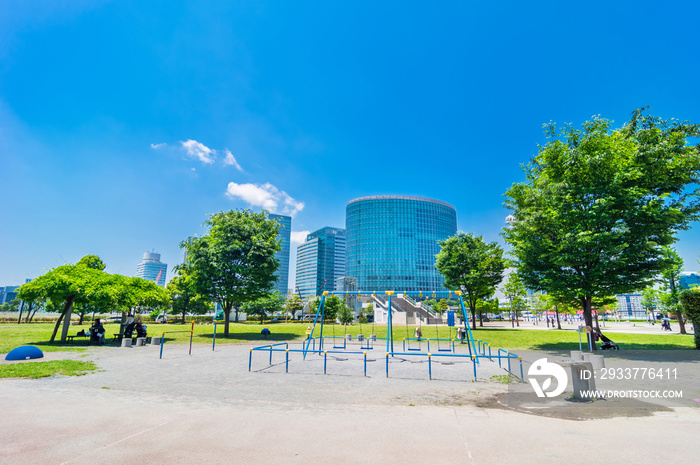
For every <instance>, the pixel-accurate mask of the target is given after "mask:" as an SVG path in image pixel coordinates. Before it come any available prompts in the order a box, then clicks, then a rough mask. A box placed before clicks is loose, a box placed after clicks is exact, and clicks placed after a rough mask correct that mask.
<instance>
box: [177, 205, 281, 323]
mask: <svg viewBox="0 0 700 465" xmlns="http://www.w3.org/2000/svg"><path fill="white" fill-rule="evenodd" d="M204 224H205V225H206V226H208V227H209V232H208V233H207V235H205V236H203V237H195V238H190V239H188V240H186V241H183V242H182V243H181V244H180V247H183V248H185V249H186V250H187V262H186V265H187V267H188V271H190V272H191V275H192V279H193V281H194V283H195V286H196V288H197V290H198V292H199V293H201V294H203V295H206V296H207V297H208V298H209V299H210V300H211V301H213V302H217V303H219V305H221V307H222V309H223V310H224V314H225V320H226V321H225V323H224V324H225V330H224V334H225V335H226V336H228V332H229V315H230V313H231V308H233V307H235V309H236V319H238V309H239V308H240V306H241V304H243V303H244V302H250V301H253V300H256V299H258V298H260V297H262V296H265V295H267V294H269V293H270V292H272V287H273V284H274V282H275V281H276V279H277V277H276V276H275V274H274V273H275V271H277V268H278V267H279V262H278V261H277V259H276V258H275V252H277V251H278V250H279V248H280V239H279V236H278V231H279V225H278V223H277V222H276V221H275V220H271V219H269V218H268V216H267V212H265V211H264V210H263V211H262V212H260V213H254V212H252V211H250V210H237V211H228V212H219V213H216V214H213V215H211V216H210V217H209V219H208V220H207V221H206V222H205V223H204Z"/></svg>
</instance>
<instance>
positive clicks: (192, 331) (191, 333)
mask: <svg viewBox="0 0 700 465" xmlns="http://www.w3.org/2000/svg"><path fill="white" fill-rule="evenodd" d="M192 336H194V320H192V328H190V355H192Z"/></svg>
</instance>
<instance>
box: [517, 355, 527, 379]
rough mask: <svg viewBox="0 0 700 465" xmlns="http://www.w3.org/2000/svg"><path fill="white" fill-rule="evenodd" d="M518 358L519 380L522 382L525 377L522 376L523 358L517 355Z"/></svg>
mask: <svg viewBox="0 0 700 465" xmlns="http://www.w3.org/2000/svg"><path fill="white" fill-rule="evenodd" d="M518 360H520V381H522V382H523V383H524V382H525V379H524V378H523V358H522V357H518Z"/></svg>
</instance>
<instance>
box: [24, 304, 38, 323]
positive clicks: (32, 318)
mask: <svg viewBox="0 0 700 465" xmlns="http://www.w3.org/2000/svg"><path fill="white" fill-rule="evenodd" d="M38 309H39V306H38V305H37V306H36V307H34V311H33V312H32V316H31V317H29V320H28V321H26V323H31V322H32V321H33V320H34V315H36V311H37V310H38ZM27 316H29V315H27Z"/></svg>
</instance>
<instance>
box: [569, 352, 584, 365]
mask: <svg viewBox="0 0 700 465" xmlns="http://www.w3.org/2000/svg"><path fill="white" fill-rule="evenodd" d="M571 360H574V361H576V362H580V361H582V360H583V352H581V351H580V350H572V351H571Z"/></svg>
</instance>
